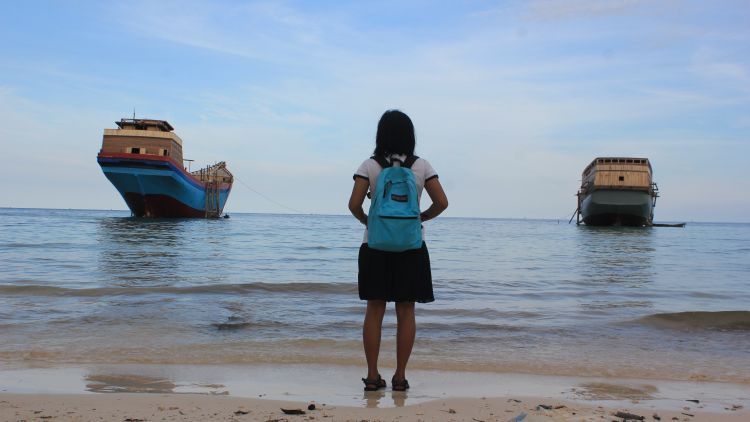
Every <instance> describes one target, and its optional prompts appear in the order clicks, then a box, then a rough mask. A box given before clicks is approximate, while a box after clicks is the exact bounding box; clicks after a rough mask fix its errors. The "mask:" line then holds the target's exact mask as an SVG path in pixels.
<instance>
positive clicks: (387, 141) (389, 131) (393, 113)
mask: <svg viewBox="0 0 750 422" xmlns="http://www.w3.org/2000/svg"><path fill="white" fill-rule="evenodd" d="M416 143H417V142H416V139H415V137H414V125H413V124H412V122H411V119H410V118H409V116H407V115H406V114H405V113H404V112H402V111H400V110H388V111H386V112H385V113H383V116H382V117H381V118H380V121H379V122H378V133H377V135H375V151H373V155H375V156H380V157H386V156H388V155H391V154H406V155H407V156H409V155H414V146H415V145H416Z"/></svg>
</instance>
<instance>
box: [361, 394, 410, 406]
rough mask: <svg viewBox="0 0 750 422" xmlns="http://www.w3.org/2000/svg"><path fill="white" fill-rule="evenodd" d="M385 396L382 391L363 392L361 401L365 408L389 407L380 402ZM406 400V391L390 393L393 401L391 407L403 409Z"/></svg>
mask: <svg viewBox="0 0 750 422" xmlns="http://www.w3.org/2000/svg"><path fill="white" fill-rule="evenodd" d="M385 395H386V391H383V390H378V391H365V393H364V395H363V396H362V400H364V402H365V406H366V407H369V408H377V407H391V405H390V404H389V403H384V402H382V400H383V399H384V398H385ZM407 398H408V393H407V392H406V391H391V399H392V400H393V406H395V407H404V406H405V405H406V399H407Z"/></svg>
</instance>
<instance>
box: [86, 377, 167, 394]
mask: <svg viewBox="0 0 750 422" xmlns="http://www.w3.org/2000/svg"><path fill="white" fill-rule="evenodd" d="M85 379H86V381H87V384H86V391H90V392H92V393H160V394H167V393H174V392H175V391H174V389H175V387H177V385H175V383H173V382H172V381H170V380H167V379H163V378H152V377H147V376H143V375H91V374H89V375H87V376H86V378H85Z"/></svg>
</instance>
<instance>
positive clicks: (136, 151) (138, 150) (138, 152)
mask: <svg viewBox="0 0 750 422" xmlns="http://www.w3.org/2000/svg"><path fill="white" fill-rule="evenodd" d="M130 153H131V154H140V153H141V149H140V148H130Z"/></svg>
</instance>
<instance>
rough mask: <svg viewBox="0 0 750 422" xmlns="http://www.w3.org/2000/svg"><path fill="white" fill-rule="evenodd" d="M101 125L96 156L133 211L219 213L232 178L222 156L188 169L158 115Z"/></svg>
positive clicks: (169, 129)
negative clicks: (193, 169)
mask: <svg viewBox="0 0 750 422" xmlns="http://www.w3.org/2000/svg"><path fill="white" fill-rule="evenodd" d="M115 123H116V124H117V127H118V128H117V129H104V137H103V139H102V147H101V150H100V151H99V154H98V155H97V162H98V163H99V165H100V166H101V168H102V171H103V172H104V175H105V176H106V177H107V179H109V181H110V182H112V184H113V185H114V186H115V188H116V189H117V190H118V192H120V195H122V198H123V199H124V200H125V203H126V204H127V205H128V208H130V211H131V213H132V214H133V215H134V216H136V217H167V218H170V217H171V218H174V217H203V218H211V217H219V216H220V215H221V213H222V212H223V209H224V205H225V204H226V201H227V199H228V198H229V192H230V191H231V189H232V182H233V181H234V178H233V176H232V173H230V172H229V170H228V169H227V167H226V163H225V162H223V161H222V162H219V163H216V164H213V165H210V166H208V167H206V168H203V169H201V170H198V171H194V172H190V171H189V170H188V169H186V168H185V167H184V165H183V162H184V161H190V160H183V158H182V139H180V137H179V136H177V135H176V134H175V133H174V132H173V130H174V128H173V127H172V125H170V124H169V123H167V122H166V121H164V120H152V119H136V118H133V119H121V120H120V121H119V122H115Z"/></svg>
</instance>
